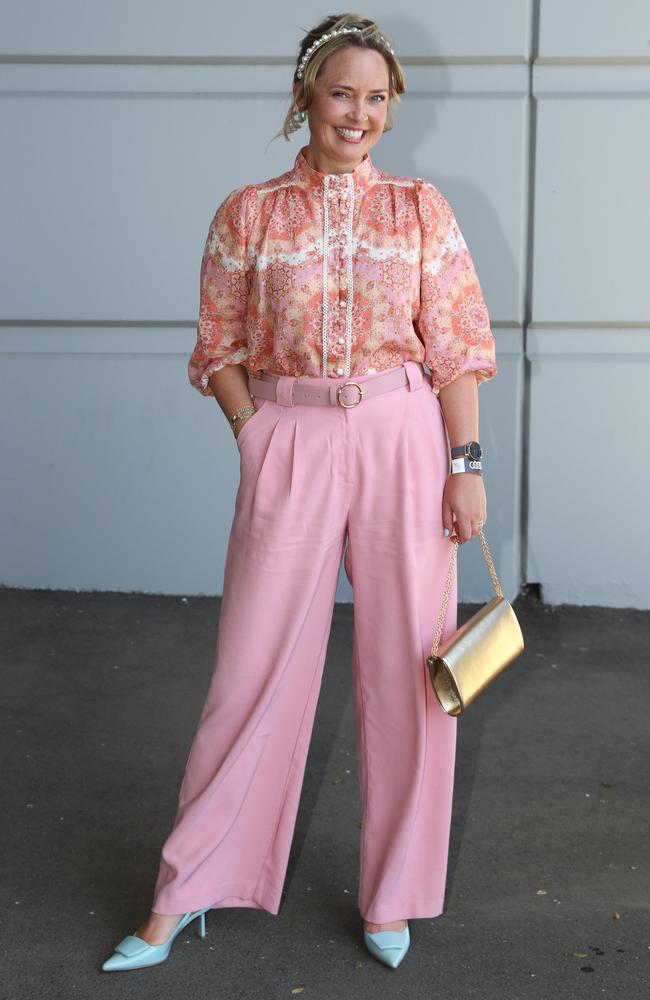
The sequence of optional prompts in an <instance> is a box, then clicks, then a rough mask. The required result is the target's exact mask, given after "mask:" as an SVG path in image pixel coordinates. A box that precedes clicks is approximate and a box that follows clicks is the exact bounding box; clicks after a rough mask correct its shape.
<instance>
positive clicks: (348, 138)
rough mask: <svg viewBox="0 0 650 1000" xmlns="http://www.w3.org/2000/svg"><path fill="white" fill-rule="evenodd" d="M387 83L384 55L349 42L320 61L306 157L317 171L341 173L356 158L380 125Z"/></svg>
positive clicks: (370, 143) (353, 164)
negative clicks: (350, 44) (321, 63)
mask: <svg viewBox="0 0 650 1000" xmlns="http://www.w3.org/2000/svg"><path fill="white" fill-rule="evenodd" d="M388 87H389V75H388V66H387V64H386V60H385V59H384V57H383V56H382V54H381V53H380V52H377V51H376V50H375V49H360V48H358V47H356V46H348V47H347V48H345V49H341V50H339V51H338V52H334V53H333V54H332V55H331V56H329V57H328V58H327V59H326V60H325V63H324V64H323V66H322V68H321V71H320V75H319V76H318V78H317V79H316V83H315V88H314V94H313V98H312V103H311V107H310V108H309V111H308V116H309V130H310V133H311V136H310V140H309V149H308V154H307V159H308V160H309V162H310V163H311V165H312V166H313V167H314V168H315V169H316V170H320V171H321V172H322V173H344V172H347V171H350V170H354V168H355V167H356V166H357V164H359V163H360V162H361V160H362V159H363V157H364V156H365V155H366V153H367V152H368V150H369V149H370V148H371V147H372V146H374V144H375V143H376V142H377V139H379V137H380V136H381V134H382V132H383V130H384V125H385V124H386V115H387V112H388V94H389V89H388ZM298 88H299V84H297V83H296V84H294V93H297V91H298ZM341 130H344V131H341Z"/></svg>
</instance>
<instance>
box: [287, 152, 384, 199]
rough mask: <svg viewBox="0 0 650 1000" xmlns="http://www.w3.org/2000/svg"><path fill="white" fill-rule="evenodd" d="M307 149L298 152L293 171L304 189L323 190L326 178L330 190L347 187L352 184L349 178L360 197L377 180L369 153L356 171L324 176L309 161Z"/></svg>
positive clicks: (375, 170) (375, 169)
mask: <svg viewBox="0 0 650 1000" xmlns="http://www.w3.org/2000/svg"><path fill="white" fill-rule="evenodd" d="M307 148H308V147H307V146H303V147H302V149H301V150H300V151H299V152H298V155H297V156H296V160H295V163H294V167H293V170H292V174H293V175H294V178H295V180H296V181H297V183H298V185H299V186H300V187H302V188H305V189H308V190H309V189H313V188H316V189H320V190H322V188H323V187H324V184H325V178H326V177H327V178H328V184H329V187H330V188H340V187H346V186H347V185H348V184H349V183H350V180H349V178H352V183H353V184H354V193H355V195H356V196H358V195H359V194H362V193H363V192H364V191H365V190H367V188H369V187H371V186H372V185H373V184H374V183H375V181H376V180H377V177H378V174H379V171H378V170H377V168H376V167H375V165H374V163H373V162H372V160H371V159H370V155H369V153H366V155H365V156H364V158H363V159H362V161H361V163H358V164H357V166H356V167H355V168H354V170H348V171H346V172H345V173H342V174H324V173H322V172H321V171H320V170H316V169H315V167H312V165H311V164H310V163H309V161H308V160H307V157H306V155H305V154H306V151H307Z"/></svg>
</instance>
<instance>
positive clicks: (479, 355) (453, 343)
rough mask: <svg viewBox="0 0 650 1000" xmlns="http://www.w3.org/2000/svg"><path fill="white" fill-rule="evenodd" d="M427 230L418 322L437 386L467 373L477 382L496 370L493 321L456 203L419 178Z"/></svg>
mask: <svg viewBox="0 0 650 1000" xmlns="http://www.w3.org/2000/svg"><path fill="white" fill-rule="evenodd" d="M416 188H417V197H418V212H419V219H420V228H421V232H422V257H421V271H420V308H419V313H418V315H417V317H416V318H415V319H414V326H415V329H416V332H417V334H418V336H419V337H420V340H421V341H422V342H423V344H424V346H425V358H424V361H425V363H426V365H427V367H428V368H429V369H430V370H431V379H432V389H433V390H434V392H436V393H437V392H439V390H440V389H442V388H443V387H444V386H446V385H448V384H449V383H450V382H453V381H454V379H456V378H458V377H459V376H460V375H464V374H465V373H466V372H470V371H473V372H475V373H476V381H477V384H479V385H480V383H481V382H484V381H486V380H487V379H489V378H492V377H493V376H494V375H496V373H497V365H496V358H495V342H494V336H493V334H492V330H491V328H490V319H489V316H488V311H487V307H486V305H485V300H484V298H483V293H482V291H481V286H480V284H479V280H478V277H477V274H476V271H475V269H474V263H473V261H472V258H471V255H470V252H469V250H468V249H467V244H466V243H465V240H464V239H463V236H462V233H461V231H460V229H459V228H458V223H457V222H456V218H455V216H454V213H453V211H452V208H451V206H450V205H449V203H448V202H447V201H446V200H445V198H444V197H443V195H442V194H441V193H440V191H438V189H437V188H436V187H434V185H433V184H430V183H429V182H428V181H424V180H422V179H421V178H418V179H417V185H416Z"/></svg>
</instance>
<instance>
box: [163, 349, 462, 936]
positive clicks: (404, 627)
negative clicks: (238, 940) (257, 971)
mask: <svg viewBox="0 0 650 1000" xmlns="http://www.w3.org/2000/svg"><path fill="white" fill-rule="evenodd" d="M404 366H405V368H406V371H407V375H408V384H407V385H405V386H404V387H401V388H398V389H393V390H390V391H388V392H385V393H382V394H380V395H378V396H375V397H373V398H371V399H367V398H366V399H362V400H361V402H360V403H359V405H358V406H354V407H352V408H350V409H345V408H343V407H342V406H309V405H305V404H300V403H298V404H292V403H291V399H290V395H289V393H288V391H287V390H288V387H289V384H290V383H291V382H292V381H293V378H292V377H288V376H283V377H282V378H281V380H280V385H279V388H278V395H279V399H281V400H284V402H276V401H275V400H270V399H262V398H261V397H256V398H255V399H254V404H255V408H256V411H257V412H256V413H255V414H254V415H253V417H251V418H250V420H248V421H247V422H246V423H245V424H244V426H243V427H242V430H241V431H240V433H239V435H238V437H237V444H238V449H239V455H240V469H241V477H240V483H239V488H238V491H237V497H236V501H235V513H234V518H233V522H232V526H231V532H230V538H229V542H228V549H227V554H226V563H225V572H224V587H223V597H222V601H221V611H220V618H219V628H218V638H217V645H216V657H215V662H214V668H213V672H212V677H211V681H210V684H209V689H208V693H207V696H206V700H205V704H204V707H203V710H202V712H201V716H200V719H199V723H198V727H197V730H196V733H195V736H194V739H193V742H192V745H191V748H190V751H189V755H188V758H187V763H186V768H185V774H184V778H183V781H182V784H181V787H180V792H179V797H178V811H177V814H176V818H175V820H174V825H173V828H172V830H171V832H170V834H169V836H168V838H167V840H166V841H165V843H164V845H163V848H162V853H161V860H160V870H159V874H158V878H157V880H156V884H155V889H154V899H153V904H152V909H153V910H155V911H156V912H158V913H167V914H181V913H185V912H187V911H189V910H197V909H202V908H203V907H207V906H211V907H212V908H215V909H216V908H218V907H226V906H247V907H254V908H257V909H265V910H268V911H269V912H270V913H273V914H277V913H278V911H279V906H280V897H281V893H282V889H283V883H284V879H285V874H286V869H287V865H288V860H289V851H290V847H291V843H292V838H293V833H294V828H295V821H296V817H297V812H298V805H299V799H300V794H301V788H302V783H303V777H304V770H305V763H306V758H307V752H308V749H309V743H310V737H311V733H312V728H313V721H314V716H315V711H316V704H317V699H318V694H319V690H320V685H321V678H322V672H323V665H324V662H325V654H326V649H327V641H328V638H329V634H330V629H331V622H332V613H333V608H334V601H335V594H336V588H337V582H338V577H339V572H340V566H341V559H342V558H343V560H344V567H345V572H346V573H347V576H348V579H349V580H350V583H351V585H352V588H353V595H354V633H353V650H352V672H353V678H354V686H355V720H356V738H357V744H356V746H357V759H358V768H359V779H360V799H361V808H362V816H361V818H362V830H361V835H360V872H359V891H358V904H359V910H360V912H361V915H362V917H363V918H365V919H366V920H368V921H373V922H377V923H388V922H390V921H392V920H400V919H404V918H409V917H435V916H438V915H439V914H440V913H442V910H443V899H444V893H445V881H446V873H447V858H448V847H449V832H450V822H451V809H452V796H453V780H454V761H455V750H456V719H455V718H453V717H451V716H448V715H446V714H445V713H444V712H443V711H442V709H441V708H440V706H439V705H438V702H437V700H436V697H435V694H434V692H433V690H432V688H431V682H430V679H429V676H428V672H427V665H426V657H427V655H428V653H429V651H430V649H431V642H432V639H433V633H434V630H435V625H436V622H437V619H438V614H439V608H440V604H441V598H442V593H443V588H444V583H445V578H446V574H447V569H448V566H449V559H450V556H451V551H452V550H451V542H450V540H449V539H448V538H445V537H444V535H443V525H442V491H443V486H444V483H445V480H446V478H447V476H448V473H449V458H448V442H447V431H446V427H445V423H444V418H443V414H442V410H441V407H440V403H439V402H438V398H437V396H436V394H435V393H434V392H433V391H432V389H431V383H430V376H429V374H428V373H427V372H426V371H424V369H423V368H422V366H421V365H419V364H417V363H415V362H411V361H407V362H404ZM400 367H401V366H400ZM376 377H378V376H377V375H376V374H370V375H365V376H361V377H358V378H356V379H354V381H358V382H361V383H363V382H365V381H366V380H368V379H372V378H376ZM304 378H305V376H302V377H301V379H304ZM310 381H312V382H313V381H314V380H311V379H310ZM315 381H319V382H324V383H327V384H328V385H329V384H331V383H332V381H333V380H332V379H317V380H315ZM334 381H336V382H337V383H338V382H340V383H343V382H345V381H346V379H345V378H342V379H340V380H334ZM346 542H347V548H346V549H345V554H344V548H345V544H346ZM456 612H457V589H456V574H455V573H454V576H453V578H452V588H451V592H450V595H449V605H448V611H447V617H446V621H445V625H444V628H443V632H442V641H444V639H445V638H446V637H447V635H448V634H450V633H451V632H453V631H454V630H455V628H456Z"/></svg>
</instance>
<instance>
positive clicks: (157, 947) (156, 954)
mask: <svg viewBox="0 0 650 1000" xmlns="http://www.w3.org/2000/svg"><path fill="white" fill-rule="evenodd" d="M211 909H212V907H211V906H206V907H205V909H203V910H191V911H190V912H189V913H184V914H183V916H182V917H181V919H180V920H179V921H178V924H177V925H176V927H175V928H174V930H173V931H172V932H171V934H170V935H169V937H168V938H167V940H166V941H163V943H162V944H149V942H148V941H145V940H144V939H143V938H141V937H138V935H137V934H127V936H126V937H125V938H122V940H121V941H120V943H119V944H118V945H116V946H115V951H114V952H113V954H112V955H111V956H110V958H107V959H106V961H105V962H104V964H103V965H102V969H103V970H104V972H122V971H126V970H129V969H144V968H145V967H147V966H149V965H160V963H161V962H164V961H165V959H166V958H167V956H168V955H169V953H170V951H171V948H172V944H173V943H174V940H175V939H176V937H178V935H179V934H180V932H181V931H182V930H183V929H184V928H185V927H187V925H188V924H190V923H191V922H192V921H193V920H195V919H196V917H199V924H198V927H199V937H205V915H206V913H207V912H208V910H211Z"/></svg>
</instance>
